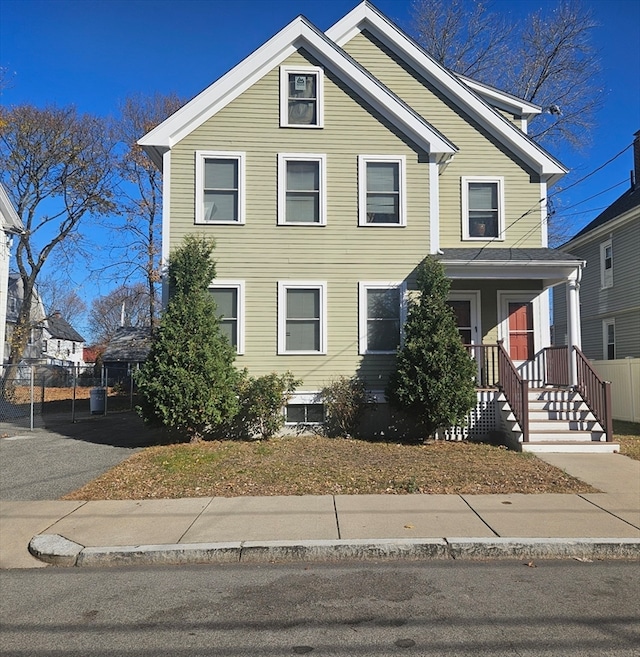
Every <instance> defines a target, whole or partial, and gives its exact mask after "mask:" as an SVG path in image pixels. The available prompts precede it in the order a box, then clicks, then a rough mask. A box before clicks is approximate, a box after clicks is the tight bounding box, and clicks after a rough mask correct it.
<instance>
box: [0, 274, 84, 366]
mask: <svg viewBox="0 0 640 657" xmlns="http://www.w3.org/2000/svg"><path fill="white" fill-rule="evenodd" d="M23 298H24V294H23V287H22V279H21V278H20V275H19V274H16V273H13V272H12V273H11V274H9V286H8V298H7V305H6V316H7V319H6V343H5V355H6V358H8V357H9V354H10V352H11V335H12V334H13V329H14V327H15V325H16V322H17V321H18V313H19V312H20V308H21V306H22V300H23ZM31 325H32V328H31V330H30V332H29V338H28V341H27V346H26V348H25V351H24V354H23V357H22V361H23V362H24V363H25V364H27V365H58V366H62V367H71V366H75V365H83V364H84V361H83V358H82V351H83V348H84V338H83V337H82V336H81V335H80V334H79V333H78V332H77V331H76V330H75V329H74V328H73V327H72V326H71V325H70V324H69V323H68V322H67V321H66V320H65V319H64V318H63V317H62V316H61V315H60V313H59V312H57V311H56V312H54V313H53V314H52V315H51V316H49V317H47V315H46V313H45V309H44V304H43V303H42V299H41V298H40V295H39V294H38V292H37V290H35V291H34V295H33V299H32V302H31ZM6 358H5V359H6Z"/></svg>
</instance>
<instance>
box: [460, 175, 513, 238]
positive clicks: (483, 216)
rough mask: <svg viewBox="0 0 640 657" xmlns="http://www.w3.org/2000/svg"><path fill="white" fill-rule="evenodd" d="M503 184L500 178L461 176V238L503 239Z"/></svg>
mask: <svg viewBox="0 0 640 657" xmlns="http://www.w3.org/2000/svg"><path fill="white" fill-rule="evenodd" d="M503 187H504V185H503V179H502V178H485V177H474V178H462V237H463V239H465V240H488V239H490V240H494V241H495V240H503V239H504V190H503Z"/></svg>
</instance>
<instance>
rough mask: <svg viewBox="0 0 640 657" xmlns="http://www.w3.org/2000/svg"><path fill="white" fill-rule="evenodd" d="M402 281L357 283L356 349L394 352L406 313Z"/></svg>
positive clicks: (365, 351)
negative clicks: (357, 327)
mask: <svg viewBox="0 0 640 657" xmlns="http://www.w3.org/2000/svg"><path fill="white" fill-rule="evenodd" d="M405 292H406V286H405V284H404V283H374V282H371V283H360V285H359V303H358V306H359V331H358V332H359V352H360V354H372V353H374V354H394V353H395V352H396V351H397V349H398V347H399V346H400V341H401V336H402V324H403V321H404V315H405Z"/></svg>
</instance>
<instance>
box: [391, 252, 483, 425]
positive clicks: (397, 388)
mask: <svg viewBox="0 0 640 657" xmlns="http://www.w3.org/2000/svg"><path fill="white" fill-rule="evenodd" d="M416 282H417V288H418V294H417V297H416V298H413V299H410V301H409V312H408V315H407V321H406V323H405V326H404V342H403V345H402V347H401V348H400V349H399V350H398V356H397V361H396V370H395V372H394V373H393V374H392V375H391V377H390V379H389V383H388V385H387V389H386V397H387V400H388V401H389V403H390V404H391V406H392V407H393V408H395V409H397V410H399V411H402V412H404V413H405V414H406V415H407V416H408V417H409V418H410V419H411V420H413V421H414V422H416V423H417V424H418V426H419V428H420V429H421V431H423V432H424V433H425V434H426V436H425V437H427V438H429V437H433V436H435V433H436V432H437V430H438V429H441V428H448V427H451V426H456V425H460V424H462V423H464V421H465V419H466V416H467V413H468V412H469V411H470V410H471V409H472V408H473V407H474V406H475V404H476V389H475V375H476V363H475V361H474V360H473V359H472V358H471V356H470V355H469V354H468V353H467V351H466V349H465V348H464V347H463V345H462V341H461V340H460V335H459V333H458V329H457V327H456V321H455V316H454V314H453V310H452V309H451V308H450V306H449V305H448V304H447V297H448V293H449V287H450V282H449V280H448V279H447V278H446V276H445V274H444V268H443V267H442V265H441V264H440V263H439V262H438V261H437V260H435V259H434V258H431V257H428V258H426V259H425V260H424V261H423V262H422V263H421V264H420V266H419V267H418V271H417V278H416Z"/></svg>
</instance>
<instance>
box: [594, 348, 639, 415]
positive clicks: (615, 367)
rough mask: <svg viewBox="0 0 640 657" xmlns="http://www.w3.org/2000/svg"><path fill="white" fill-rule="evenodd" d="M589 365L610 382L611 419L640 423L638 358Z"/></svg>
mask: <svg viewBox="0 0 640 657" xmlns="http://www.w3.org/2000/svg"><path fill="white" fill-rule="evenodd" d="M591 365H593V368H594V369H595V370H596V372H597V373H598V374H599V375H600V376H601V377H602V378H603V379H604V380H605V381H611V401H612V404H613V418H614V419H615V420H626V421H627V422H640V358H620V359H618V360H593V361H591Z"/></svg>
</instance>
